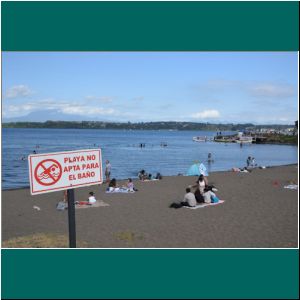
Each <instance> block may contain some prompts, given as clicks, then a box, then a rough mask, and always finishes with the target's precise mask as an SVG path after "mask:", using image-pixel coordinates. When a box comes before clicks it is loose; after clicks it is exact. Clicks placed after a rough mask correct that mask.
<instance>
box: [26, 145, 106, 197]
mask: <svg viewBox="0 0 300 300" xmlns="http://www.w3.org/2000/svg"><path fill="white" fill-rule="evenodd" d="M28 163H29V180H30V191H31V194H32V195H36V194H42V193H48V192H54V191H59V190H66V189H70V188H76V187H82V186H88V185H93V184H100V183H102V181H103V179H102V159H101V149H95V150H94V149H93V150H80V151H68V152H56V153H47V154H35V155H29V156H28Z"/></svg>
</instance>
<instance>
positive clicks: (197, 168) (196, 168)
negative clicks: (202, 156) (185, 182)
mask: <svg viewBox="0 0 300 300" xmlns="http://www.w3.org/2000/svg"><path fill="white" fill-rule="evenodd" d="M201 174H203V175H204V176H208V172H207V170H206V167H205V166H204V164H202V163H201V164H200V163H195V164H193V165H191V166H190V167H189V169H188V171H187V173H186V175H187V176H199V175H201Z"/></svg>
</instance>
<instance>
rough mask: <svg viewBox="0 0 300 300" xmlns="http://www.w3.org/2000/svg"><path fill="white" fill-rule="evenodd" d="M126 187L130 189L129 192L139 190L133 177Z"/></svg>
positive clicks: (129, 179)
mask: <svg viewBox="0 0 300 300" xmlns="http://www.w3.org/2000/svg"><path fill="white" fill-rule="evenodd" d="M126 188H127V189H128V190H129V192H136V191H137V189H136V188H135V187H134V184H133V182H132V179H131V178H128V181H127V185H126Z"/></svg>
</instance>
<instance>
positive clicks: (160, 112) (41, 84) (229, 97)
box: [2, 52, 298, 124]
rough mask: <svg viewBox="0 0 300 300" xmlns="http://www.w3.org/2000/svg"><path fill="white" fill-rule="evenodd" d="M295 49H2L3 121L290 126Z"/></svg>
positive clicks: (293, 106)
mask: <svg viewBox="0 0 300 300" xmlns="http://www.w3.org/2000/svg"><path fill="white" fill-rule="evenodd" d="M297 94H298V54H297V52H4V53H2V116H3V120H4V121H6V120H27V121H36V120H38V121H45V120H48V119H53V120H78V121H81V120H106V121H120V122H127V121H131V122H140V121H193V122H212V123H219V122H220V123H237V122H240V123H247V122H252V123H256V124H274V123H277V124H293V123H294V121H295V120H297V119H298V101H297V99H298V96H297Z"/></svg>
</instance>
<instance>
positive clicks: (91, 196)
mask: <svg viewBox="0 0 300 300" xmlns="http://www.w3.org/2000/svg"><path fill="white" fill-rule="evenodd" d="M96 202H97V200H96V198H95V195H94V193H93V192H89V198H88V200H87V201H76V202H75V204H76V205H93V204H95V203H96Z"/></svg>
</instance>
